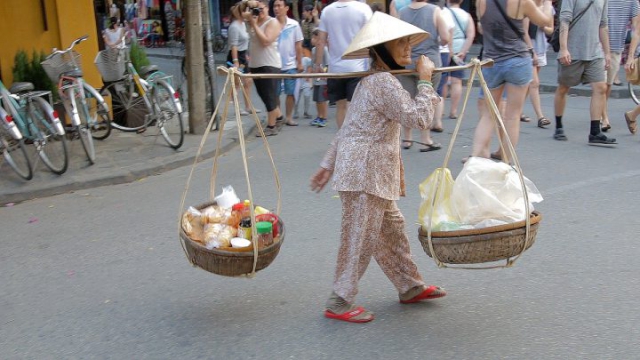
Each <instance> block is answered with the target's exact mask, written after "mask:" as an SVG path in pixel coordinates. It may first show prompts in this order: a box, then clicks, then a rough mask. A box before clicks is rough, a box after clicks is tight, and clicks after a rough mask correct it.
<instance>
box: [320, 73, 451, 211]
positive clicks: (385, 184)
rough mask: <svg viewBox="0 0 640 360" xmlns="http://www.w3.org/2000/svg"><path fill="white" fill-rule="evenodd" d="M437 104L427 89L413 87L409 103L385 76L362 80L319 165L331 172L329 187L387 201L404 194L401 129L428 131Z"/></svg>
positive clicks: (390, 77) (399, 87)
mask: <svg viewBox="0 0 640 360" xmlns="http://www.w3.org/2000/svg"><path fill="white" fill-rule="evenodd" d="M439 101H440V97H438V95H437V94H436V92H435V91H434V90H433V88H432V87H431V86H427V85H420V86H418V91H417V94H416V97H415V99H412V98H411V96H410V95H409V93H408V92H407V91H406V90H404V89H403V88H402V85H400V82H399V81H398V79H396V78H395V77H394V76H393V75H391V74H390V73H388V72H379V73H376V74H373V75H369V76H367V77H365V78H363V79H362V80H361V81H360V83H359V84H358V87H357V88H356V91H355V93H354V95H353V100H352V101H351V104H350V105H349V110H348V111H347V115H346V118H345V121H344V124H343V125H342V128H341V129H340V131H338V133H337V134H336V136H335V138H334V139H333V141H332V143H331V145H330V147H329V150H328V151H327V153H326V155H325V157H324V159H323V160H322V163H321V166H322V167H323V168H325V169H327V170H333V188H334V189H335V190H337V191H363V192H366V193H368V194H371V195H375V196H378V197H381V198H383V199H387V200H398V198H399V197H400V196H404V192H405V188H404V168H403V166H402V158H401V157H400V130H401V127H402V126H407V127H410V128H416V129H421V130H424V129H428V128H429V127H430V126H431V122H432V121H433V116H434V113H435V108H436V105H437V104H438V103H439Z"/></svg>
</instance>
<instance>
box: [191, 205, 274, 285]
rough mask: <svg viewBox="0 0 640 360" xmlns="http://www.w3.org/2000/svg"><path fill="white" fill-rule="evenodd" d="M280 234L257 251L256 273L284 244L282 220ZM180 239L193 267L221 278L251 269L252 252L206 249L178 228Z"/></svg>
mask: <svg viewBox="0 0 640 360" xmlns="http://www.w3.org/2000/svg"><path fill="white" fill-rule="evenodd" d="M211 205H215V202H209V203H205V204H202V205H198V206H195V208H196V209H198V210H202V209H204V208H206V207H207V206H211ZM278 226H279V231H280V234H279V236H278V238H277V239H275V240H279V241H275V242H274V243H273V245H270V246H268V247H266V248H264V249H262V250H259V251H258V263H257V264H256V272H257V271H259V270H262V269H264V268H266V267H267V266H269V265H270V264H271V263H272V262H273V260H274V259H275V258H276V256H278V253H279V252H280V246H281V245H282V243H283V242H284V235H285V231H284V230H285V229H284V223H283V222H282V219H279V220H278ZM180 238H181V239H182V243H183V244H184V247H185V250H186V252H187V257H188V258H189V261H191V263H192V264H193V265H195V266H198V267H199V268H201V269H203V270H206V271H208V272H211V273H214V274H218V275H223V276H241V275H246V274H250V273H251V270H252V269H253V251H238V250H235V249H230V250H229V251H227V250H220V249H211V250H209V249H207V248H206V247H204V246H202V245H201V244H200V243H199V242H197V241H193V240H191V239H190V238H189V237H188V236H187V234H186V233H185V232H184V229H182V226H181V227H180Z"/></svg>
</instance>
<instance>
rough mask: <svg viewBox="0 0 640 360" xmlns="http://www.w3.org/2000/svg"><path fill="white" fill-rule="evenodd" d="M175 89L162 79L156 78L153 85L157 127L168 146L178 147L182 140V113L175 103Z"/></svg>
mask: <svg viewBox="0 0 640 360" xmlns="http://www.w3.org/2000/svg"><path fill="white" fill-rule="evenodd" d="M176 101H178V99H176V98H175V90H173V87H171V85H169V83H168V82H166V81H164V80H157V81H156V84H155V87H154V105H155V111H156V115H157V120H158V123H157V125H158V128H159V129H160V133H162V137H164V139H165V140H166V141H167V143H168V144H169V146H171V147H172V148H174V149H178V148H180V146H182V143H183V141H184V125H183V124H182V113H181V112H180V111H178V106H177V105H176Z"/></svg>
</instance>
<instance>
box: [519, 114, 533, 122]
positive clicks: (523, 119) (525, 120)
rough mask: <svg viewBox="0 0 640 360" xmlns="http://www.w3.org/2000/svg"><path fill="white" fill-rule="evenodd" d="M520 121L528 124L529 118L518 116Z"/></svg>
mask: <svg viewBox="0 0 640 360" xmlns="http://www.w3.org/2000/svg"><path fill="white" fill-rule="evenodd" d="M520 121H522V122H530V121H531V118H530V117H528V116H527V115H524V114H522V115H520Z"/></svg>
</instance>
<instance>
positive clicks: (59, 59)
mask: <svg viewBox="0 0 640 360" xmlns="http://www.w3.org/2000/svg"><path fill="white" fill-rule="evenodd" d="M87 38H88V36H86V35H85V36H82V37H79V38H77V39H75V40H73V42H71V45H69V47H68V48H66V49H64V50H57V49H53V52H52V53H51V54H50V55H49V56H47V58H46V59H45V60H44V61H43V62H42V63H41V64H42V67H43V68H44V70H45V72H46V73H47V75H48V76H49V78H50V79H51V81H53V82H54V83H57V84H58V94H60V99H61V100H62V103H63V104H64V108H65V111H66V112H67V114H68V115H69V117H70V121H71V127H70V129H69V130H71V132H70V133H71V134H72V135H73V136H74V137H78V138H79V139H80V142H81V143H82V148H83V149H84V151H85V153H86V154H87V158H88V160H89V163H90V164H93V163H95V160H96V149H95V146H94V144H93V139H97V140H103V139H106V138H107V137H108V136H109V134H110V133H111V118H110V117H109V107H108V106H107V103H106V102H105V101H104V98H103V97H102V95H100V93H98V91H97V90H96V89H95V88H93V86H91V85H89V84H87V82H86V81H84V79H83V77H82V76H83V73H82V68H81V67H80V54H78V53H77V52H76V51H74V50H73V48H74V47H75V46H76V45H78V44H79V43H81V42H83V41H85V40H87Z"/></svg>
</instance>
